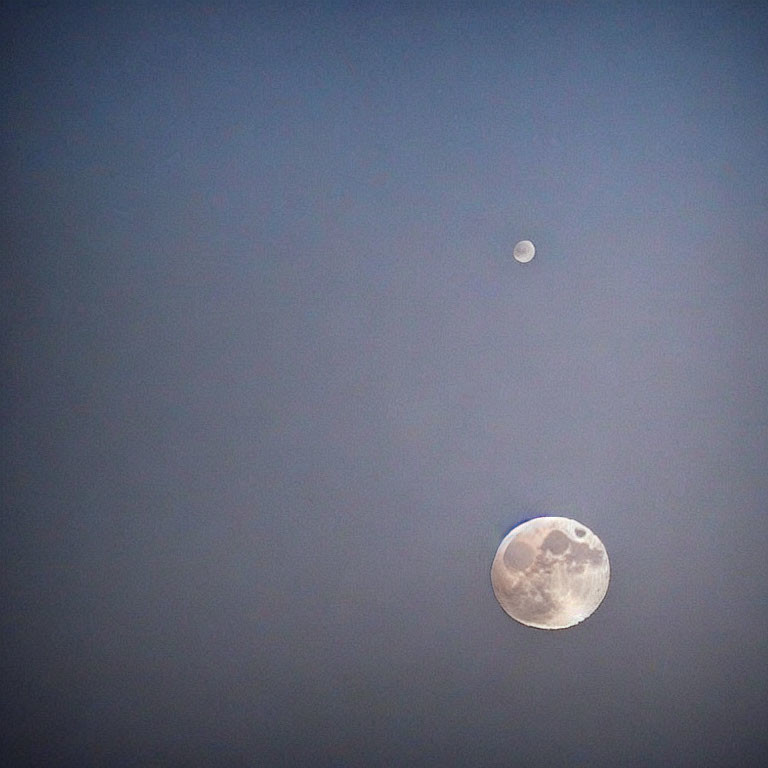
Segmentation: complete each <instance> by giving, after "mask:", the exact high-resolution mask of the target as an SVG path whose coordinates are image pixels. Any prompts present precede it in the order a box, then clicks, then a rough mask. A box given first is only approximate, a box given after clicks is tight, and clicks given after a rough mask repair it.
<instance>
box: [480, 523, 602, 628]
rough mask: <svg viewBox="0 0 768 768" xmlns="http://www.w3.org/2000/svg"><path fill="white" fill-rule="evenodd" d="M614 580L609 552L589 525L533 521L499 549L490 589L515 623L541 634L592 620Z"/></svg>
mask: <svg viewBox="0 0 768 768" xmlns="http://www.w3.org/2000/svg"><path fill="white" fill-rule="evenodd" d="M609 580H610V565H609V562H608V553H607V552H606V551H605V547H604V546H603V542H602V541H600V539H599V538H598V537H597V536H596V535H595V534H594V533H592V531H590V530H589V528H587V526H586V525H582V524H581V523H578V522H576V521H575V520H571V519H569V518H567V517H534V518H533V519H531V520H527V521H526V522H524V523H521V524H520V525H517V526H515V527H514V528H513V529H512V530H511V531H510V532H509V533H508V534H507V535H506V536H505V537H504V539H503V540H502V542H501V544H499V548H498V550H497V551H496V556H495V557H494V558H493V564H492V565H491V584H492V585H493V592H494V594H495V595H496V599H497V600H498V601H499V604H500V605H501V607H502V608H503V609H504V611H505V612H506V613H508V614H509V615H510V616H511V617H512V618H513V619H515V620H516V621H519V622H520V623H521V624H525V625H526V626H528V627H536V628H537V629H565V628H566V627H572V626H573V625H574V624H578V623H579V622H581V621H584V619H586V618H587V617H588V616H591V615H592V614H593V613H594V612H595V610H597V607H598V606H599V605H600V603H601V602H602V601H603V598H604V597H605V593H606V592H607V591H608V581H609Z"/></svg>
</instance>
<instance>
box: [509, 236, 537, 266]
mask: <svg viewBox="0 0 768 768" xmlns="http://www.w3.org/2000/svg"><path fill="white" fill-rule="evenodd" d="M512 255H513V256H514V257H515V260H516V261H519V262H520V263H521V264H527V263H528V262H529V261H530V260H531V259H532V258H533V257H534V256H535V255H536V246H534V244H533V243H532V242H531V241H530V240H521V241H520V242H519V243H517V244H516V245H515V249H514V251H512Z"/></svg>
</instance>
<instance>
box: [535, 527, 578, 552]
mask: <svg viewBox="0 0 768 768" xmlns="http://www.w3.org/2000/svg"><path fill="white" fill-rule="evenodd" d="M570 543H571V540H570V539H569V538H568V536H566V535H565V534H564V533H563V532H562V531H558V530H554V531H550V532H549V533H548V534H547V538H546V539H544V541H542V542H541V548H542V549H543V550H548V551H549V552H551V553H552V554H553V555H562V554H563V552H565V550H566V549H568V545H569V544H570Z"/></svg>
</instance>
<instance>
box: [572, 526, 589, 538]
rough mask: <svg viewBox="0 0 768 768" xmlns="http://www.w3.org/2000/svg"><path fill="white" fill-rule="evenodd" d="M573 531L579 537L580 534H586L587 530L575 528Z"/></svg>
mask: <svg viewBox="0 0 768 768" xmlns="http://www.w3.org/2000/svg"><path fill="white" fill-rule="evenodd" d="M574 533H575V534H576V535H577V536H578V537H579V538H581V537H582V536H586V535H587V532H586V531H585V530H584V529H583V528H577V529H576V530H575V531H574Z"/></svg>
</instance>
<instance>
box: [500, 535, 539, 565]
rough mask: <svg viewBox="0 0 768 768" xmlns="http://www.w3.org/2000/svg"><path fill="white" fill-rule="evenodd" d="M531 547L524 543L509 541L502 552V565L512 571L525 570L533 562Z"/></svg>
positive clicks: (533, 554)
mask: <svg viewBox="0 0 768 768" xmlns="http://www.w3.org/2000/svg"><path fill="white" fill-rule="evenodd" d="M534 556H535V553H534V551H533V547H531V546H530V545H528V544H526V543H525V542H524V541H511V542H510V543H509V546H508V547H507V549H506V551H505V552H504V565H506V566H507V568H510V569H511V570H513V571H523V570H525V569H526V568H527V567H528V566H529V565H530V564H531V563H532V562H533V560H534Z"/></svg>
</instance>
